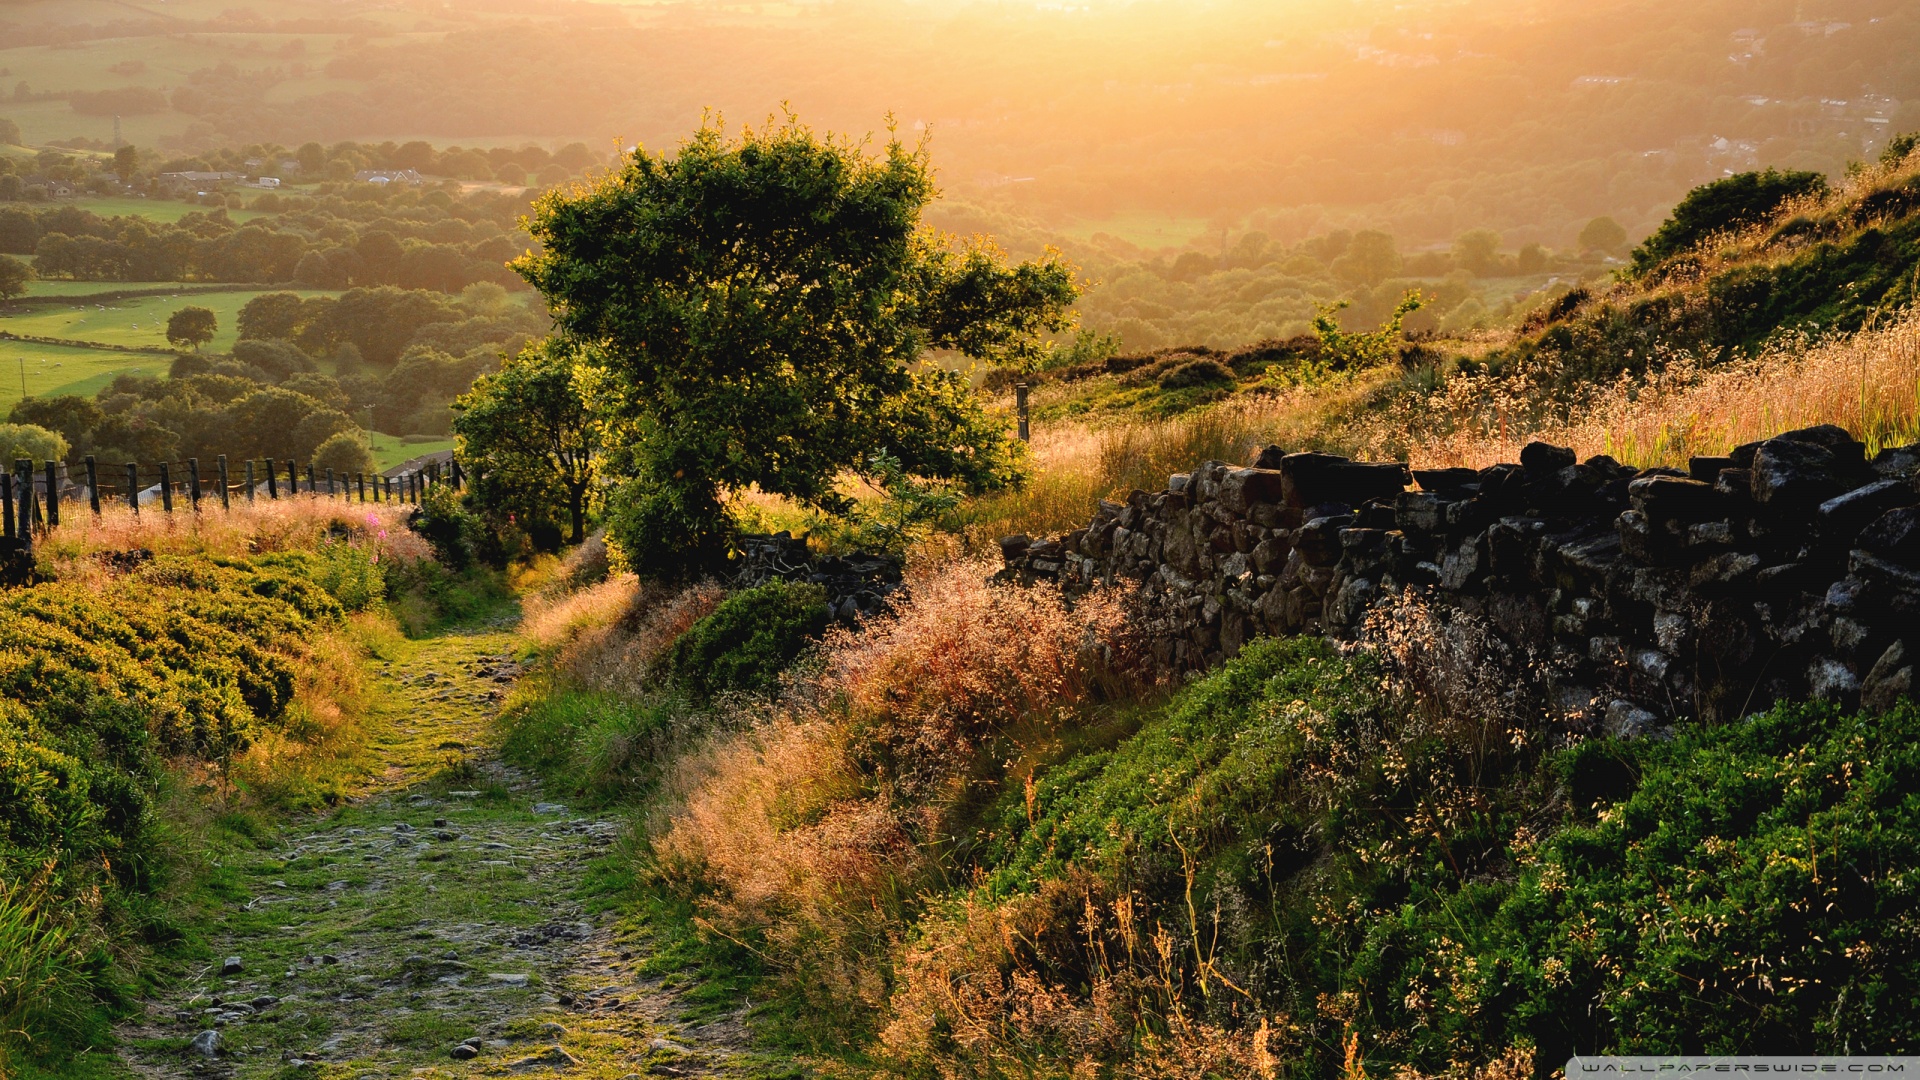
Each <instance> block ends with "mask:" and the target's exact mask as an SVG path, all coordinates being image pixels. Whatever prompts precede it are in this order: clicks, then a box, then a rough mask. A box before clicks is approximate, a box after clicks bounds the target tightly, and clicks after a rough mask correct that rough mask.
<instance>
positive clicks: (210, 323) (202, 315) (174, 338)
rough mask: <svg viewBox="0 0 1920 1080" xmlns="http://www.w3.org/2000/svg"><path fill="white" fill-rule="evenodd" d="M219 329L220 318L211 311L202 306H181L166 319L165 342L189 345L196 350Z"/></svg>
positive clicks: (210, 339)
mask: <svg viewBox="0 0 1920 1080" xmlns="http://www.w3.org/2000/svg"><path fill="white" fill-rule="evenodd" d="M219 329H220V320H219V319H218V318H217V317H216V316H215V315H214V314H213V312H211V311H208V310H207V309H206V308H203V307H183V308H181V309H180V310H179V311H176V312H174V313H173V315H172V317H170V318H168V319H167V342H168V343H169V344H172V345H191V346H193V348H194V351H195V352H198V351H199V349H200V346H202V345H205V344H206V343H207V342H209V341H212V340H213V335H214V333H215V332H217V331H218V330H219Z"/></svg>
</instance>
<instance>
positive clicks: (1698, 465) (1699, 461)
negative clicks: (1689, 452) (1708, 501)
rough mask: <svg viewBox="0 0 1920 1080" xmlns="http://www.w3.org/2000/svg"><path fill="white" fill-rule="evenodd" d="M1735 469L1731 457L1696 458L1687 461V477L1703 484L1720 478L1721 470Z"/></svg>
mask: <svg viewBox="0 0 1920 1080" xmlns="http://www.w3.org/2000/svg"><path fill="white" fill-rule="evenodd" d="M1731 468H1734V464H1733V459H1732V458H1730V457H1696V458H1689V459H1688V460H1687V475H1688V476H1690V477H1692V478H1694V479H1695V480H1698V481H1700V482H1701V483H1703V484H1711V483H1713V482H1714V481H1715V480H1717V479H1719V478H1720V470H1722V469H1731Z"/></svg>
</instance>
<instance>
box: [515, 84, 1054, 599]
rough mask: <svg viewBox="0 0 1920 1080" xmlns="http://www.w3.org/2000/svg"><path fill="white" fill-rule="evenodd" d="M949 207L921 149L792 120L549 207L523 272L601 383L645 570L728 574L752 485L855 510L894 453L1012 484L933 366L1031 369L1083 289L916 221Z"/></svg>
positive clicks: (713, 136) (619, 518)
mask: <svg viewBox="0 0 1920 1080" xmlns="http://www.w3.org/2000/svg"><path fill="white" fill-rule="evenodd" d="M932 196H933V185H932V179H931V176H930V174H929V170H928V164H927V160H926V158H925V156H924V154H920V153H914V152H910V151H908V150H907V149H906V148H905V147H904V146H902V145H901V144H900V143H899V142H898V141H891V142H889V143H888V145H887V148H886V150H885V152H884V153H883V154H882V155H881V156H879V157H877V158H869V157H868V156H866V155H865V154H864V153H862V151H861V150H860V148H858V147H857V146H854V145H851V144H847V143H840V142H833V141H828V140H822V139H820V138H819V137H817V136H816V135H814V133H813V132H811V131H809V130H808V129H806V128H804V127H802V126H801V125H799V124H798V123H796V122H793V121H791V120H790V121H788V122H787V123H785V124H783V125H779V126H772V125H770V126H769V127H767V128H766V129H765V130H763V131H759V132H747V133H745V134H743V135H742V136H741V137H740V138H739V140H738V141H734V140H730V139H728V138H727V137H725V136H724V135H723V134H722V133H721V131H720V130H719V129H717V128H716V127H713V126H707V127H703V128H702V129H701V130H700V131H699V132H697V133H695V135H694V136H693V137H692V138H691V139H689V140H688V141H687V142H686V143H684V144H683V145H682V146H681V148H680V149H679V151H678V153H677V154H675V155H673V156H670V157H668V156H657V155H654V154H651V153H648V152H646V151H644V150H642V151H638V152H636V153H635V154H634V155H633V156H632V157H631V158H630V159H628V161H627V164H626V166H625V168H624V169H622V170H621V171H620V172H619V173H617V174H614V175H612V176H609V177H607V178H606V179H605V180H604V181H602V182H601V183H600V184H599V185H597V186H595V187H593V188H591V189H588V190H585V191H581V192H578V193H572V194H550V195H548V196H546V197H544V198H543V199H542V200H541V201H540V203H539V204H538V205H537V207H536V212H535V216H534V221H533V223H532V228H533V231H534V233H535V235H536V237H537V238H538V239H539V240H540V241H541V243H542V245H543V247H542V249H541V250H540V251H539V252H538V253H536V254H530V255H528V256H526V257H524V258H522V259H521V260H520V261H518V262H516V263H515V264H514V266H515V268H516V269H517V270H518V271H519V272H520V273H521V274H522V275H523V276H524V277H525V278H526V279H527V280H528V281H529V282H531V283H533V285H534V286H535V287H536V288H538V289H539V290H540V291H541V292H542V293H544V294H545V295H546V296H547V299H548V301H549V303H550V304H551V305H552V307H553V310H554V312H555V318H556V320H557V325H558V327H559V329H560V330H561V331H562V333H563V334H564V335H566V336H567V337H568V338H570V339H572V340H574V341H577V342H581V343H583V344H585V345H587V346H590V350H589V351H588V352H587V353H586V354H585V357H586V359H587V360H588V361H589V362H590V363H591V364H593V365H594V366H596V367H597V368H599V369H600V370H601V371H602V372H603V373H604V377H605V382H606V386H605V391H604V395H603V400H604V409H603V419H605V421H606V422H607V424H608V438H609V441H610V443H611V444H612V446H611V449H612V450H613V451H615V461H614V464H616V465H617V466H618V471H619V472H621V473H622V474H623V483H622V484H621V488H622V490H621V491H620V492H619V493H617V494H616V495H615V496H614V498H613V500H612V503H613V507H612V511H613V512H612V514H611V521H610V525H609V535H610V537H611V539H612V540H613V541H614V542H615V544H616V545H617V546H618V547H619V548H620V549H621V550H622V552H623V554H624V556H625V557H626V560H627V562H628V563H629V565H631V566H632V567H634V568H635V569H637V570H640V571H641V572H643V573H647V574H652V575H657V576H678V575H683V574H687V573H691V572H697V571H698V570H700V569H701V568H703V567H711V566H713V565H715V564H717V562H718V560H719V558H720V557H721V556H722V555H724V552H725V550H726V546H727V544H726V541H727V539H728V533H729V523H728V519H727V515H726V513H725V509H724V505H725V501H726V496H727V494H729V493H731V492H734V491H740V490H744V489H746V488H748V487H750V486H757V487H758V488H759V489H760V490H762V491H767V492H771V493H774V494H779V495H784V496H788V497H790V498H793V499H796V500H798V501H800V502H802V503H804V504H807V505H811V506H815V507H819V508H821V509H824V510H827V511H829V512H839V511H842V510H844V509H846V499H845V497H844V496H843V495H841V494H840V493H839V491H838V490H837V489H836V487H835V484H836V482H837V480H838V478H839V477H840V476H841V474H842V473H843V472H845V471H849V470H850V471H855V472H857V471H859V470H861V469H862V468H864V467H865V465H866V463H867V460H868V458H869V456H870V455H871V454H873V453H874V452H875V451H877V450H880V449H882V448H885V449H887V450H889V451H890V452H891V453H893V454H894V455H896V456H897V457H898V458H899V460H900V461H901V463H902V464H903V466H904V467H905V468H906V469H907V470H908V471H910V472H912V473H914V474H915V475H919V476H925V477H933V478H941V479H953V480H957V481H959V482H961V483H962V484H963V485H964V486H965V487H967V488H968V489H970V490H984V489H989V488H994V487H1000V486H1004V485H1006V484H1008V483H1011V482H1012V481H1013V480H1014V479H1015V477H1016V476H1017V468H1016V461H1017V457H1016V454H1017V451H1016V450H1015V449H1014V447H1013V446H1012V440H1010V439H1009V438H1008V434H1007V432H1006V431H1005V429H1004V425H1003V424H1001V423H999V422H997V421H996V420H994V419H993V418H992V417H990V416H989V415H988V414H987V413H986V411H985V410H984V408H983V407H982V405H981V404H980V402H979V401H978V400H977V399H976V398H975V397H974V395H973V394H972V393H971V392H970V390H969V389H968V387H967V386H966V384H965V382H964V380H963V379H962V378H961V377H960V376H959V375H958V374H956V373H954V372H951V371H947V370H944V369H942V368H939V367H934V366H930V365H928V366H922V365H919V364H918V361H919V360H920V358H921V355H922V353H923V352H924V351H925V350H927V349H929V348H949V349H955V350H958V351H961V352H964V353H966V354H967V355H970V356H974V357H979V358H982V359H987V360H990V361H993V362H1005V363H1010V364H1016V365H1024V364H1030V363H1031V362H1033V360H1035V359H1036V358H1037V357H1038V356H1039V355H1040V345H1039V335H1040V334H1041V333H1042V332H1051V331H1054V330H1059V329H1062V328H1064V327H1065V325H1066V320H1067V316H1066V309H1067V306H1068V305H1069V304H1070V303H1071V302H1072V301H1073V299H1074V297H1075V296H1076V295H1077V289H1076V287H1075V285H1074V284H1073V280H1072V273H1071V271H1070V270H1069V268H1068V267H1067V266H1065V265H1064V263H1062V262H1061V261H1060V260H1059V259H1058V257H1057V256H1049V257H1048V258H1046V259H1044V260H1042V261H1040V262H1030V263H1022V264H1019V265H1016V266H1007V265H1005V264H1004V262H1003V261H1002V259H1001V257H1000V255H999V253H998V252H997V251H995V250H993V249H992V248H990V247H988V246H986V245H983V244H973V245H969V246H964V247H957V246H955V245H954V244H952V243H950V242H948V241H946V240H944V239H942V238H940V237H937V236H934V235H933V234H931V233H928V232H926V231H923V230H921V229H920V228H919V216H920V212H921V210H922V208H923V207H925V205H926V204H927V202H928V201H929V200H930V199H931V198H932ZM610 238H617V242H610Z"/></svg>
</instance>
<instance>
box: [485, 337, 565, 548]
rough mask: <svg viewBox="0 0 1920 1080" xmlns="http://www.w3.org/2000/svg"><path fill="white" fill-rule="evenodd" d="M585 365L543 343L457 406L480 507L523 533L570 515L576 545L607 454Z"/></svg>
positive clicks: (555, 346) (555, 344)
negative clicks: (562, 514)
mask: <svg viewBox="0 0 1920 1080" xmlns="http://www.w3.org/2000/svg"><path fill="white" fill-rule="evenodd" d="M578 364H579V358H578V357H577V356H576V355H575V354H574V351H573V350H571V349H569V348H568V347H567V346H566V345H565V344H563V343H561V342H557V341H552V340H548V341H544V342H541V343H540V344H538V345H533V346H530V347H528V348H527V349H525V350H524V351H522V352H521V353H520V355H519V356H517V357H515V358H514V359H512V360H510V361H508V362H507V364H506V366H504V367H503V368H501V370H500V371H499V372H498V373H496V374H493V375H483V376H481V377H480V379H479V381H477V382H476V383H474V386H473V390H472V391H471V392H470V393H468V394H466V395H465V396H463V397H461V398H459V399H457V400H456V401H455V402H454V406H453V407H454V413H455V416H454V421H453V431H454V434H455V435H457V436H459V438H460V457H461V460H463V461H464V462H466V464H467V468H468V470H469V471H470V472H472V473H474V474H475V476H476V479H475V481H474V497H475V501H476V502H477V503H478V504H479V505H480V506H481V507H482V508H483V509H484V510H485V511H486V512H488V513H490V514H491V515H493V516H495V517H497V518H511V519H513V520H514V521H516V522H518V523H521V524H522V527H523V528H524V527H526V526H527V525H531V524H533V523H535V522H545V521H550V520H552V518H553V517H554V515H555V512H556V511H557V510H564V511H565V513H566V515H567V522H568V524H569V525H570V526H571V528H572V537H571V538H572V542H573V543H576V544H578V543H580V542H581V541H583V540H585V539H586V528H587V511H588V509H589V505H588V499H589V497H590V496H591V495H592V494H593V493H594V491H595V490H596V489H597V487H598V484H597V481H596V478H597V475H598V472H597V470H598V464H599V462H598V456H599V451H600V437H599V425H598V423H597V422H596V420H595V418H594V416H593V414H592V412H591V411H589V409H588V406H587V403H586V400H585V398H584V393H583V391H584V387H583V386H582V383H583V381H584V380H583V378H582V376H581V374H580V373H579V371H578V369H577V365H578Z"/></svg>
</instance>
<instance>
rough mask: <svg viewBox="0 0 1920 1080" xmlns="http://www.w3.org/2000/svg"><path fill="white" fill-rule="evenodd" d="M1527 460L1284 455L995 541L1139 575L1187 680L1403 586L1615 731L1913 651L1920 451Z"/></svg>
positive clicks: (1357, 625) (1705, 712)
mask: <svg viewBox="0 0 1920 1080" xmlns="http://www.w3.org/2000/svg"><path fill="white" fill-rule="evenodd" d="M1520 457H1521V460H1520V462H1519V463H1518V464H1503V465H1495V466H1493V467H1491V468H1486V469H1480V470H1473V469H1434V470H1409V469H1408V468H1407V467H1406V466H1405V465H1402V464H1399V463H1393V462H1387V463H1378V462H1356V461H1349V460H1347V459H1345V458H1340V457H1335V456H1331V455H1326V454H1314V453H1295V454H1290V453H1286V452H1284V451H1283V450H1281V449H1280V448H1278V447H1268V448H1267V449H1266V450H1265V451H1264V452H1262V453H1261V455H1260V456H1259V459H1258V460H1256V461H1255V462H1253V464H1252V465H1251V466H1247V467H1239V466H1234V465H1230V464H1227V463H1224V462H1218V461H1210V462H1207V463H1205V464H1203V465H1201V466H1200V467H1199V468H1197V469H1195V470H1194V471H1193V472H1191V473H1183V474H1179V475H1176V476H1173V477H1172V478H1171V479H1170V481H1169V483H1168V485H1167V488H1166V490H1164V491H1160V492H1154V493H1148V492H1145V491H1135V492H1133V493H1132V494H1131V495H1130V496H1129V497H1128V499H1127V501H1126V502H1124V503H1116V502H1111V501H1102V503H1101V504H1100V507H1099V509H1098V511H1097V512H1096V513H1095V515H1094V517H1093V520H1092V522H1091V523H1089V525H1088V526H1087V527H1086V528H1084V529H1076V530H1075V531H1073V532H1071V533H1068V534H1066V535H1065V536H1061V537H1055V538H1048V539H1042V540H1038V541H1035V540H1032V539H1030V538H1028V537H1025V536H1013V537H1008V538H1006V539H1005V540H1002V541H1001V553H1002V556H1003V557H1004V559H1005V561H1006V569H1005V570H1004V571H1002V574H1001V576H1002V578H1003V579H1007V580H1017V581H1020V582H1025V583H1028V584H1039V583H1052V584H1056V585H1058V586H1060V587H1062V588H1065V589H1068V590H1070V591H1079V590H1084V589H1088V588H1091V587H1093V586H1095V585H1096V584H1101V583H1125V584H1127V585H1129V586H1131V587H1132V588H1133V589H1134V590H1135V592H1134V595H1135V596H1136V598H1137V602H1138V607H1139V610H1140V612H1141V616H1142V619H1143V624H1144V628H1145V630H1146V633H1147V634H1148V637H1149V640H1150V641H1151V644H1152V648H1153V656H1154V660H1155V662H1156V664H1157V665H1158V666H1159V667H1160V669H1161V670H1162V672H1163V673H1165V674H1169V675H1178V674H1182V673H1185V672H1190V671H1194V670H1199V669H1203V668H1206V667H1209V666H1211V665H1213V664H1215V663H1217V662H1219V661H1220V660H1221V659H1222V658H1224V657H1228V656H1232V655H1234V654H1235V653H1237V652H1238V651H1239V649H1240V648H1241V646H1242V645H1243V644H1245V642H1246V641H1247V640H1248V639H1250V638H1252V637H1254V636H1256V635H1261V634H1299V633H1324V634H1328V635H1330V636H1334V637H1346V638H1350V637H1353V636H1355V635H1357V634H1358V633H1359V632H1360V630H1361V628H1362V626H1363V624H1364V623H1365V621H1366V619H1367V617H1368V615H1369V612H1372V611H1374V610H1375V609H1376V607H1377V606H1379V605H1381V604H1383V603H1385V602H1387V601H1390V600H1395V599H1398V598H1402V597H1405V596H1406V595H1407V594H1408V593H1409V592H1411V593H1412V594H1413V595H1415V596H1417V597H1419V598H1421V599H1423V600H1424V601H1425V602H1426V603H1428V604H1431V605H1438V606H1442V607H1445V608H1447V609H1450V610H1451V611H1454V612H1464V613H1467V614H1470V615H1473V616H1476V617H1477V618H1478V619H1479V620H1481V621H1482V622H1483V623H1484V624H1486V625H1487V626H1488V627H1489V628H1490V629H1491V630H1492V631H1493V632H1494V633H1495V634H1497V635H1498V636H1499V637H1500V638H1502V639H1504V640H1505V642H1506V643H1507V644H1508V645H1509V646H1511V649H1510V650H1507V651H1508V652H1509V654H1510V655H1513V656H1520V657H1528V658H1529V660H1528V662H1527V664H1526V670H1525V671H1516V672H1515V673H1514V674H1515V677H1516V678H1529V679H1535V680H1538V681H1539V682H1540V683H1541V685H1540V686H1539V687H1538V689H1539V690H1540V693H1541V696H1542V697H1543V698H1544V699H1545V700H1547V701H1549V702H1550V703H1551V706H1552V708H1553V709H1554V710H1555V711H1556V712H1557V713H1558V714H1559V715H1560V716H1562V717H1563V718H1564V719H1566V720H1568V721H1570V722H1573V723H1576V724H1585V725H1590V726H1591V725H1604V726H1605V727H1606V728H1607V729H1609V730H1612V731H1614V732H1615V733H1618V734H1623V735H1633V734H1641V733H1645V732H1648V731H1656V730H1659V729H1660V728H1662V727H1664V726H1665V725H1666V724H1667V723H1669V722H1670V721H1671V720H1673V719H1675V718H1680V717H1697V718H1702V719H1707V720H1715V719H1724V718H1728V717H1732V716H1738V715H1743V714H1745V713H1747V712H1751V711H1753V710H1756V709H1760V708H1763V707H1765V706H1766V705H1768V704H1769V703H1771V702H1772V701H1774V700H1777V699H1782V698H1809V697H1810V698H1817V699H1824V700H1830V701H1835V702H1839V703H1842V704H1844V705H1848V706H1853V705H1857V704H1865V705H1867V706H1869V707H1885V706H1886V705H1887V704H1889V703H1891V702H1892V701H1893V700H1894V699H1896V698H1897V697H1898V696H1900V695H1901V694H1904V693H1907V692H1908V691H1909V690H1910V688H1911V685H1912V681H1913V659H1914V656H1915V654H1916V650H1917V649H1920V487H1917V486H1916V484H1917V483H1920V478H1917V477H1916V471H1917V470H1920V444H1916V445H1915V446H1911V447H1906V448H1903V449H1895V450H1886V451H1883V452H1881V453H1879V454H1878V455H1876V456H1874V457H1873V458H1872V459H1871V460H1869V459H1868V457H1867V455H1866V453H1865V448H1864V447H1863V446H1862V445H1861V444H1860V443H1859V442H1856V441H1855V440H1854V439H1853V438H1852V437H1851V436H1849V435H1848V434H1847V433H1846V432H1845V431H1844V430H1842V429H1840V428H1837V427H1833V426H1821V427H1815V428H1808V429H1805V430H1801V431H1795V432H1789V433H1787V434H1784V435H1781V436H1779V437H1777V438H1773V439H1769V440H1767V441H1765V442H1760V443H1753V444H1749V445H1746V446H1742V447H1739V448H1738V449H1736V450H1734V451H1733V452H1732V453H1731V454H1730V455H1728V456H1727V457H1724V458H1718V457H1716V458H1694V459H1693V460H1692V462H1691V463H1690V467H1689V469H1688V470H1687V471H1685V472H1682V471H1679V470H1675V469H1634V468H1631V467H1628V466H1624V465H1621V464H1620V463H1618V462H1616V461H1614V460H1613V459H1611V458H1608V457H1594V458H1590V459H1588V460H1587V461H1584V462H1579V461H1576V460H1575V455H1574V453H1573V452H1572V451H1571V450H1567V449H1564V448H1561V447H1555V446H1550V445H1547V444H1545V443H1534V444H1531V445H1529V446H1528V447H1526V448H1525V449H1524V450H1523V451H1522V452H1521V455H1520Z"/></svg>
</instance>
